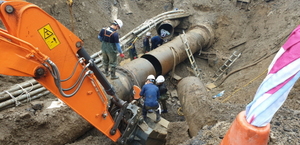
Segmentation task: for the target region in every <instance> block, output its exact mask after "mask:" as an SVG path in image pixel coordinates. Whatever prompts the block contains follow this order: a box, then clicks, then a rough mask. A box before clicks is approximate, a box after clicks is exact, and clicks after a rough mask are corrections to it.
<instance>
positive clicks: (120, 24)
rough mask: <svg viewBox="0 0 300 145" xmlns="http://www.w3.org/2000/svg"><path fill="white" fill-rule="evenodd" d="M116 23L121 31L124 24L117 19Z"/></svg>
mask: <svg viewBox="0 0 300 145" xmlns="http://www.w3.org/2000/svg"><path fill="white" fill-rule="evenodd" d="M114 23H115V24H116V25H119V27H120V29H121V28H122V26H123V22H122V21H121V20H120V19H116V20H115V21H114Z"/></svg>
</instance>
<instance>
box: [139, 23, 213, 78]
mask: <svg viewBox="0 0 300 145" xmlns="http://www.w3.org/2000/svg"><path fill="white" fill-rule="evenodd" d="M213 37H214V34H213V31H212V29H211V27H210V25H208V24H203V25H198V26H196V27H194V28H193V29H191V30H190V31H188V32H186V33H185V35H184V34H181V35H179V36H177V37H175V38H174V39H173V40H172V41H170V42H168V43H166V44H163V45H162V46H160V47H158V48H156V49H155V50H152V51H150V52H149V53H147V54H145V55H143V56H142V58H145V59H147V60H148V61H149V62H151V63H152V65H153V66H154V68H155V70H156V74H162V75H165V74H166V73H168V72H169V71H170V70H172V68H173V66H176V65H177V64H179V63H180V62H182V61H184V60H185V59H187V54H186V51H185V43H184V42H185V39H186V40H187V43H188V45H189V47H190V49H191V51H192V53H195V52H197V51H200V50H201V49H202V48H208V47H210V46H211V45H212V42H213Z"/></svg>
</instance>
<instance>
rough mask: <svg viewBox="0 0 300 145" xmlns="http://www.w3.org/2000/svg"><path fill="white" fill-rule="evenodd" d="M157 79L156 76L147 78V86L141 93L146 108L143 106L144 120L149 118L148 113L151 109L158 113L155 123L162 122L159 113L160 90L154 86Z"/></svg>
mask: <svg viewBox="0 0 300 145" xmlns="http://www.w3.org/2000/svg"><path fill="white" fill-rule="evenodd" d="M154 81H155V77H154V75H149V76H148V77H147V81H146V83H145V85H144V86H143V87H142V90H141V92H140V96H142V97H143V99H144V106H143V117H144V120H145V119H146V118H147V112H148V110H150V109H153V110H155V113H156V120H155V122H159V121H160V111H159V109H158V108H159V103H158V100H159V95H160V94H159V89H158V87H157V86H156V85H155V84H154Z"/></svg>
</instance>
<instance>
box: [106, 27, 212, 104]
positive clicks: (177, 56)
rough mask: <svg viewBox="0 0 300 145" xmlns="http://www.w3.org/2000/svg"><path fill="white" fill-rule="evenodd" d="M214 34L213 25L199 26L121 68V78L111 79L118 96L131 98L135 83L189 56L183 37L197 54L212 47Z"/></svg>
mask: <svg viewBox="0 0 300 145" xmlns="http://www.w3.org/2000/svg"><path fill="white" fill-rule="evenodd" d="M213 37H214V34H213V31H212V29H211V27H210V25H208V24H203V25H197V26H195V27H194V28H192V29H191V30H190V31H188V32H186V33H185V35H184V34H181V35H179V36H177V37H175V38H174V39H173V40H172V41H170V42H168V43H165V44H163V45H162V46H160V47H158V48H156V49H155V50H152V51H150V52H149V53H147V54H145V55H143V56H142V57H141V58H138V59H135V60H133V61H131V62H129V63H126V64H125V65H123V66H122V67H118V69H117V71H116V74H117V75H118V76H119V79H116V80H110V79H109V81H110V83H111V84H112V85H113V86H114V87H115V90H116V92H117V95H118V96H119V97H120V98H121V99H123V100H125V101H130V100H131V98H132V96H133V92H132V86H133V85H137V86H139V87H142V86H143V84H144V83H145V81H146V78H147V76H148V75H150V74H153V75H154V76H157V75H160V74H162V75H165V74H167V73H168V72H169V71H170V70H172V68H173V66H176V65H177V64H179V63H180V62H182V61H184V60H185V59H187V54H186V51H185V44H184V41H183V40H182V38H184V39H185V38H186V40H187V43H188V45H189V47H190V49H191V51H192V53H195V52H197V51H200V50H201V49H202V48H205V47H210V46H211V45H212V42H213V39H214V38H213Z"/></svg>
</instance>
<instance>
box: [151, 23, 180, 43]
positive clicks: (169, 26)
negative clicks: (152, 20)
mask: <svg viewBox="0 0 300 145" xmlns="http://www.w3.org/2000/svg"><path fill="white" fill-rule="evenodd" d="M179 23H180V21H179V20H178V19H175V20H165V21H163V22H161V23H160V24H159V25H157V26H156V32H157V34H158V35H159V36H161V37H163V36H162V35H161V34H162V33H164V32H163V31H167V32H168V33H169V35H167V36H165V37H163V38H164V39H168V38H171V37H172V36H173V34H174V28H175V27H176V26H178V25H179Z"/></svg>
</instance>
